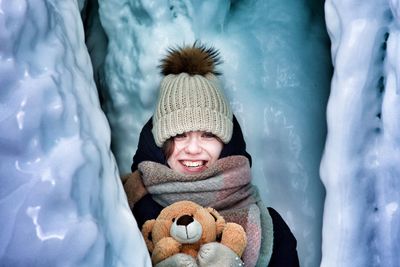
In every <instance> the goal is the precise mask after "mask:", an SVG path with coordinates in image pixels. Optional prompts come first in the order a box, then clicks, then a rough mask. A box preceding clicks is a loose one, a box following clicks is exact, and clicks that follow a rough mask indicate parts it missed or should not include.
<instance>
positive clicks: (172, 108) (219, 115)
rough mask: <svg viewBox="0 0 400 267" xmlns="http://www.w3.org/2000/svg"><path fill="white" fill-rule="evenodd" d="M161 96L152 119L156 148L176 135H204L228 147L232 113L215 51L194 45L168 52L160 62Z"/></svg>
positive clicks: (231, 127)
mask: <svg viewBox="0 0 400 267" xmlns="http://www.w3.org/2000/svg"><path fill="white" fill-rule="evenodd" d="M161 62H162V65H161V68H162V73H163V74H164V75H165V77H164V78H163V80H162V82H161V86H160V93H159V97H158V102H157V106H156V110H155V113H154V115H153V130H152V131H153V136H154V139H155V141H156V144H157V145H158V146H159V147H161V146H162V145H163V143H164V142H165V141H166V140H167V139H169V138H170V137H173V136H175V135H177V134H182V133H184V132H189V131H206V132H211V133H213V134H214V135H216V136H218V137H219V138H220V139H221V140H222V142H224V143H228V142H229V141H230V139H231V137H232V129H233V124H232V111H231V109H230V106H229V103H228V101H227V100H226V98H225V96H224V95H223V93H222V91H221V90H220V86H219V81H218V78H217V77H216V75H218V74H219V73H218V72H216V70H215V65H217V64H219V63H220V61H219V57H218V51H217V50H214V49H213V48H206V47H205V46H203V45H197V44H196V43H195V44H194V45H193V46H191V47H185V48H178V49H174V50H169V54H168V55H167V57H166V58H164V59H163V60H162V61H161Z"/></svg>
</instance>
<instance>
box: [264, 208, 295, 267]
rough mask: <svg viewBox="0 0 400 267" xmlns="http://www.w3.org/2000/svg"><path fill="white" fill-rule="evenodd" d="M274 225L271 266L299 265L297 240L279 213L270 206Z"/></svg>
mask: <svg viewBox="0 0 400 267" xmlns="http://www.w3.org/2000/svg"><path fill="white" fill-rule="evenodd" d="M268 211H269V214H270V215H271V218H272V223H273V226H274V245H273V248H272V256H271V260H270V262H269V265H268V266H269V267H280V266H285V267H298V266H300V264H299V257H298V255H297V241H296V238H295V237H294V235H293V234H292V232H291V231H290V229H289V226H288V225H287V224H286V223H285V221H284V220H283V219H282V217H281V216H280V215H279V213H278V212H277V211H276V210H274V209H273V208H268Z"/></svg>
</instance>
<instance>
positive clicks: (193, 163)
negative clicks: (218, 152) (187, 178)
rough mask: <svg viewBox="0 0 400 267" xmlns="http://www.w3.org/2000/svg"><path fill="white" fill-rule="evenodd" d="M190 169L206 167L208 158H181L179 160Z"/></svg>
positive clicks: (196, 169) (195, 169)
mask: <svg viewBox="0 0 400 267" xmlns="http://www.w3.org/2000/svg"><path fill="white" fill-rule="evenodd" d="M179 162H180V163H181V164H182V165H183V166H184V167H185V168H187V169H188V170H193V171H198V170H202V169H204V168H206V164H207V162H208V161H206V160H180V161H179Z"/></svg>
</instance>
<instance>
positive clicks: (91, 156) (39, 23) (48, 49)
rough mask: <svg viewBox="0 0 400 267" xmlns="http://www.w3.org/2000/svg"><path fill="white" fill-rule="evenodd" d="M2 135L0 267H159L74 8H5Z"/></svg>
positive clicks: (21, 3)
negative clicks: (130, 198) (134, 208)
mask: <svg viewBox="0 0 400 267" xmlns="http://www.w3.org/2000/svg"><path fill="white" fill-rule="evenodd" d="M0 129H1V130H0V175H1V176H0V184H1V186H0V225H1V226H0V265H1V266H13V267H15V266H40V267H43V266H135V265H136V266H150V261H149V258H148V255H147V251H146V248H145V244H144V242H143V240H142V238H141V234H140V232H139V231H138V229H137V226H136V223H135V221H134V219H133V217H132V215H131V213H130V210H129V208H128V206H127V203H126V197H125V195H124V191H123V189H122V186H121V184H120V181H119V174H118V169H117V166H116V163H115V160H114V158H113V155H112V153H111V151H110V129H109V126H108V123H107V120H106V118H105V116H104V114H103V112H102V111H101V109H100V105H99V101H98V95H97V91H96V88H95V84H94V81H93V77H92V68H91V62H90V59H89V56H88V53H87V49H86V47H85V43H84V33H83V27H82V23H81V18H80V14H79V10H78V6H77V3H76V2H75V1H69V0H54V1H49V0H47V1H45V0H36V1H29V0H12V1H0Z"/></svg>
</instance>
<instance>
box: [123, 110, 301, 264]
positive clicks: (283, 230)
mask: <svg viewBox="0 0 400 267" xmlns="http://www.w3.org/2000/svg"><path fill="white" fill-rule="evenodd" d="M152 127H153V124H152V118H150V120H149V121H148V122H147V123H146V124H145V126H144V127H143V129H142V131H141V133H140V137H139V144H138V148H137V151H136V153H135V156H134V157H133V164H132V167H131V170H132V172H134V171H136V170H137V168H138V164H139V163H140V162H142V161H147V160H150V161H154V162H158V163H161V164H166V159H165V157H164V154H163V152H162V150H161V149H160V148H159V147H157V145H156V144H155V141H154V138H153V134H152V133H151V129H152ZM231 155H243V156H246V157H247V158H248V159H249V161H250V166H251V156H250V154H248V153H247V151H246V143H245V141H244V138H243V134H242V130H241V128H240V125H239V123H238V121H237V120H236V118H235V116H233V134H232V139H231V141H230V142H229V143H228V144H225V145H224V147H223V149H222V151H221V155H220V158H223V157H227V156H231ZM163 208H164V207H162V206H161V205H159V204H158V203H157V202H155V201H154V200H153V198H152V197H151V195H150V194H147V195H145V196H144V197H143V198H142V199H140V200H139V201H138V202H137V203H136V204H135V205H134V206H133V208H132V212H133V215H134V217H135V219H136V221H137V223H138V226H139V228H142V225H143V224H144V222H145V221H147V220H150V219H155V218H157V216H158V215H159V213H160V212H161V210H162V209H163ZM268 211H269V214H270V215H271V218H272V223H273V230H274V244H273V250H272V256H271V260H270V262H269V265H268V266H270V267H271V266H273V267H275V266H276V267H297V266H299V259H298V255H297V249H296V247H297V241H296V238H295V237H294V235H293V234H292V232H291V231H290V229H289V227H288V225H287V224H286V223H285V221H284V220H283V219H282V217H281V216H280V215H279V213H278V212H277V211H276V210H274V209H273V208H270V207H269V208H268Z"/></svg>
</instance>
